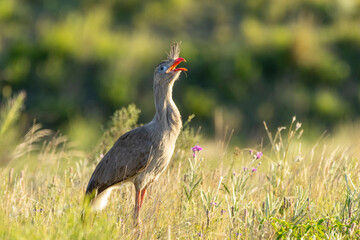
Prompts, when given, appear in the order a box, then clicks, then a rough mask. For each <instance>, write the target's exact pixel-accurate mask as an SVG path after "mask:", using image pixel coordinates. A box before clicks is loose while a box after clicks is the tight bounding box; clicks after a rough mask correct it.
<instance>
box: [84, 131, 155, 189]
mask: <svg viewBox="0 0 360 240" xmlns="http://www.w3.org/2000/svg"><path fill="white" fill-rule="evenodd" d="M152 147H153V146H152V141H151V138H150V137H149V134H148V132H147V130H146V129H145V128H144V127H139V128H135V129H133V130H131V131H129V132H127V133H125V134H124V135H122V136H121V137H120V138H119V139H118V140H117V141H116V143H115V144H114V146H113V147H112V148H111V149H110V150H109V151H108V152H107V153H106V155H105V156H104V158H103V159H102V160H101V161H100V162H99V164H98V165H97V166H96V169H95V171H94V173H93V175H92V176H91V178H90V181H89V184H88V187H87V189H86V192H87V193H91V192H92V191H93V190H98V193H100V192H102V191H103V190H105V189H106V188H108V187H110V186H112V185H114V184H117V183H119V182H121V181H124V180H126V179H128V178H131V177H133V176H134V175H136V174H137V173H138V172H140V171H142V170H143V169H144V168H145V167H146V166H147V164H148V162H149V160H150V159H149V157H150V152H151V149H152Z"/></svg>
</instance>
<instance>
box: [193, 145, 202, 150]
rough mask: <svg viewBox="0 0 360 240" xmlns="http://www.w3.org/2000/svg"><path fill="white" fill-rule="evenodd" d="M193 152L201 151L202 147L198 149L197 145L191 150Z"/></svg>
mask: <svg viewBox="0 0 360 240" xmlns="http://www.w3.org/2000/svg"><path fill="white" fill-rule="evenodd" d="M192 150H193V152H200V151H201V150H202V147H200V146H199V145H196V146H195V147H193V148H192Z"/></svg>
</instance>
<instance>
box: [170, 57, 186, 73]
mask: <svg viewBox="0 0 360 240" xmlns="http://www.w3.org/2000/svg"><path fill="white" fill-rule="evenodd" d="M181 62H186V60H185V59H183V58H177V59H176V60H175V61H174V63H173V65H171V66H170V67H169V68H168V70H167V71H166V73H169V72H170V71H174V72H177V71H187V69H186V68H176V66H177V65H179V64H180V63H181Z"/></svg>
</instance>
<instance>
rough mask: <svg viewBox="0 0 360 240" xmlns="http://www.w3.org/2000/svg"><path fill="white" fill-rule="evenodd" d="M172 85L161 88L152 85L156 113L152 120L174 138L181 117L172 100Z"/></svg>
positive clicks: (177, 131) (179, 125)
mask: <svg viewBox="0 0 360 240" xmlns="http://www.w3.org/2000/svg"><path fill="white" fill-rule="evenodd" d="M173 85H174V83H171V84H169V86H166V87H162V86H158V85H154V98H155V108H156V113H155V117H154V120H155V122H156V123H157V124H158V125H159V127H160V128H161V129H162V130H164V131H170V133H172V134H174V135H175V136H176V137H177V136H178V135H179V133H180V129H181V127H182V122H181V115H180V112H179V110H178V108H177V107H176V105H175V103H174V101H173V99H172V90H173Z"/></svg>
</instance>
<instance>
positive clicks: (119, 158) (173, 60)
mask: <svg viewBox="0 0 360 240" xmlns="http://www.w3.org/2000/svg"><path fill="white" fill-rule="evenodd" d="M179 55H180V43H173V44H172V45H171V47H170V52H169V54H168V58H167V59H166V60H163V61H161V62H160V64H158V65H157V66H156V67H155V71H154V76H153V92H154V103H155V115H154V118H153V119H152V121H150V122H149V123H147V124H145V125H143V126H141V127H137V128H134V129H132V130H130V131H129V132H126V133H125V134H123V135H122V136H120V137H119V139H118V140H117V141H116V142H115V143H114V145H113V146H112V147H111V149H110V150H109V151H108V152H107V153H106V154H105V155H104V157H103V158H102V159H101V160H100V162H99V163H98V164H97V166H96V168H95V170H94V172H93V174H92V175H91V178H90V180H89V183H88V185H87V188H86V192H85V199H87V201H85V200H84V202H87V203H88V204H87V205H88V207H90V209H92V210H95V211H100V210H102V209H104V208H105V206H106V204H107V199H108V197H109V195H110V193H111V191H112V190H113V189H114V188H117V187H120V186H121V185H122V184H123V183H125V182H131V183H133V184H134V186H135V191H136V194H135V209H134V222H135V223H136V224H140V209H141V207H142V204H143V201H144V197H145V193H146V190H147V189H148V187H149V186H150V185H151V184H152V183H153V182H155V181H156V180H157V179H158V178H159V176H160V175H161V173H162V172H164V170H165V169H166V167H167V166H168V164H169V162H170V160H171V157H172V155H173V153H174V149H175V143H176V140H177V138H178V136H179V134H180V131H181V128H182V120H181V115H180V112H179V110H178V108H177V106H176V104H175V102H174V100H173V98H172V92H173V86H174V83H175V81H176V80H178V79H179V76H180V74H181V72H185V71H187V69H186V68H177V66H178V65H179V64H180V63H181V62H186V60H185V59H184V58H181V57H179Z"/></svg>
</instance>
